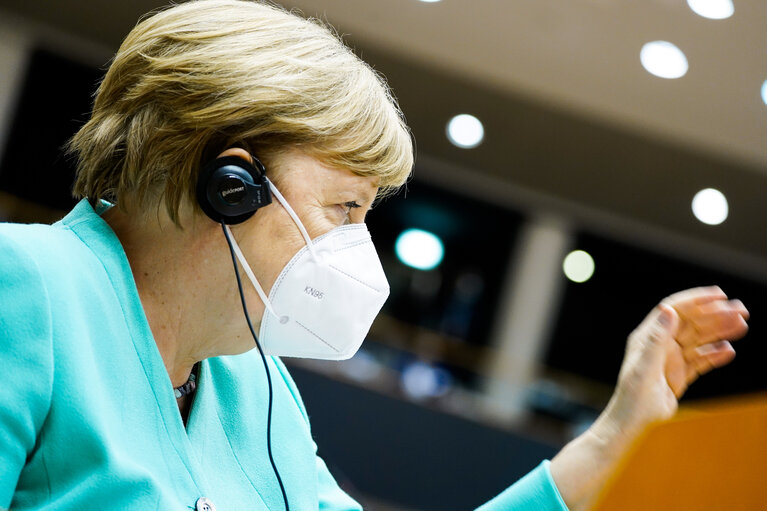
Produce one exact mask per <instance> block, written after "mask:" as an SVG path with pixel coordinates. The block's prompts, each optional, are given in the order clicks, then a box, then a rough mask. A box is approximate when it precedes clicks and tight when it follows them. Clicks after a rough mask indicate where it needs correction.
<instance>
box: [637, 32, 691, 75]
mask: <svg viewBox="0 0 767 511" xmlns="http://www.w3.org/2000/svg"><path fill="white" fill-rule="evenodd" d="M639 60H641V61H642V65H643V66H644V68H645V69H646V70H647V71H648V72H649V73H652V74H654V75H655V76H659V77H661V78H680V77H682V76H684V75H685V74H686V73H687V68H688V65H687V57H685V56H684V53H682V50H680V49H679V48H677V47H676V46H675V45H674V44H672V43H670V42H668V41H652V42H650V43H647V44H645V45H644V46H642V51H641V52H640V53H639Z"/></svg>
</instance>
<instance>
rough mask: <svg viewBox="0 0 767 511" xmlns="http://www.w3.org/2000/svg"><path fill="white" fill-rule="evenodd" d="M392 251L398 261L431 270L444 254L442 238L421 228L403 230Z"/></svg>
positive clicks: (437, 264)
mask: <svg viewBox="0 0 767 511" xmlns="http://www.w3.org/2000/svg"><path fill="white" fill-rule="evenodd" d="M394 251H395V252H396V254H397V257H398V258H399V260H400V261H402V262H403V263H404V264H406V265H408V266H410V267H412V268H416V269H418V270H433V269H434V268H436V267H437V266H439V263H441V262H442V258H443V257H444V255H445V247H444V245H443V243H442V240H441V239H439V237H438V236H437V235H435V234H432V233H430V232H428V231H424V230H422V229H407V230H405V231H403V232H402V233H401V234H400V235H399V236H398V237H397V241H396V242H395V243H394Z"/></svg>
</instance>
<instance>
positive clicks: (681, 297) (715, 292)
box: [663, 286, 727, 315]
mask: <svg viewBox="0 0 767 511" xmlns="http://www.w3.org/2000/svg"><path fill="white" fill-rule="evenodd" d="M726 299H727V295H726V294H724V291H722V289H721V288H720V287H719V286H708V287H695V288H692V289H686V290H684V291H680V292H678V293H674V294H673V295H671V296H669V297H668V298H666V299H665V300H663V303H665V304H666V305H669V306H671V307H673V308H674V309H676V311H677V312H679V313H680V314H682V315H687V314H688V312H689V311H690V310H691V309H692V308H693V307H696V306H698V305H703V304H706V303H709V302H713V301H715V300H726Z"/></svg>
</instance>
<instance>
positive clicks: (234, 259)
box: [221, 221, 290, 511]
mask: <svg viewBox="0 0 767 511" xmlns="http://www.w3.org/2000/svg"><path fill="white" fill-rule="evenodd" d="M221 228H222V229H223V231H224V236H225V237H226V243H227V245H229V253H230V254H231V256H232V264H233V265H234V275H235V277H237V289H238V290H239V291H240V301H241V302H242V310H243V312H244V313H245V319H246V320H247V322H248V328H250V333H251V335H252V336H253V340H254V341H255V342H256V347H257V348H258V352H259V353H260V354H261V360H262V361H263V362H264V371H266V381H267V383H268V384H269V405H268V412H267V419H266V448H267V451H268V452H269V461H270V462H271V464H272V469H273V470H274V475H275V476H277V482H278V483H280V491H282V500H283V501H284V502H285V511H290V506H289V505H288V496H287V494H286V493H285V486H284V485H283V484H282V478H281V477H280V471H279V470H277V465H276V464H275V463H274V457H273V456H272V398H273V392H272V377H271V375H270V373H269V366H268V365H267V363H266V356H265V355H264V350H263V349H261V343H260V342H258V337H257V336H256V332H255V330H253V323H251V321H250V314H248V306H247V304H246V303H245V293H244V292H243V290H242V279H240V270H239V269H238V268H237V257H236V256H235V254H234V247H233V246H232V240H231V238H229V233H228V232H227V231H226V224H225V223H224V222H223V221H222V222H221Z"/></svg>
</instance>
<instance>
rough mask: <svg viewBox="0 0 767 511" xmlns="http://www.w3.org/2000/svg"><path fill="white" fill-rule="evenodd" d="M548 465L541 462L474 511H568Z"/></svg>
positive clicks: (545, 462)
mask: <svg viewBox="0 0 767 511" xmlns="http://www.w3.org/2000/svg"><path fill="white" fill-rule="evenodd" d="M549 464H550V463H549V461H548V460H546V461H544V462H542V463H541V464H540V465H538V467H537V468H536V469H535V470H533V471H532V472H530V473H529V474H527V475H526V476H525V477H523V478H522V479H520V480H519V481H517V482H516V483H514V484H513V485H511V486H510V487H509V488H507V489H506V490H505V491H504V492H503V493H501V494H500V495H498V496H497V497H495V498H494V499H493V500H491V501H489V502H487V503H486V504H484V505H482V506H480V507H478V508H477V510H476V511H508V510H514V511H568V509H567V505H566V504H565V501H564V500H562V496H561V495H560V494H559V490H558V489H557V485H556V484H555V483H554V479H553V478H552V477H551V470H549Z"/></svg>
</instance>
